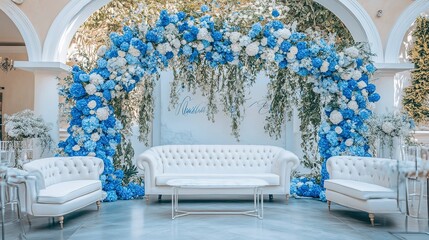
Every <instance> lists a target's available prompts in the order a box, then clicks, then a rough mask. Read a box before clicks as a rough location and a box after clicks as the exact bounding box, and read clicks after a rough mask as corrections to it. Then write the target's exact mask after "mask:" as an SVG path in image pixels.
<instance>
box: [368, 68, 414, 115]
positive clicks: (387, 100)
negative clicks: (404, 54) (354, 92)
mask: <svg viewBox="0 0 429 240" xmlns="http://www.w3.org/2000/svg"><path fill="white" fill-rule="evenodd" d="M375 65H376V67H377V72H376V73H375V76H374V78H375V85H376V86H377V93H378V94H380V96H381V99H380V101H378V102H377V103H376V110H375V111H376V112H377V113H384V112H388V111H394V110H400V109H401V108H402V103H401V101H402V95H403V89H404V85H405V84H406V80H407V79H406V78H404V74H403V72H405V71H409V70H411V69H412V68H413V65H412V64H408V63H383V64H375ZM405 75H406V74H405Z"/></svg>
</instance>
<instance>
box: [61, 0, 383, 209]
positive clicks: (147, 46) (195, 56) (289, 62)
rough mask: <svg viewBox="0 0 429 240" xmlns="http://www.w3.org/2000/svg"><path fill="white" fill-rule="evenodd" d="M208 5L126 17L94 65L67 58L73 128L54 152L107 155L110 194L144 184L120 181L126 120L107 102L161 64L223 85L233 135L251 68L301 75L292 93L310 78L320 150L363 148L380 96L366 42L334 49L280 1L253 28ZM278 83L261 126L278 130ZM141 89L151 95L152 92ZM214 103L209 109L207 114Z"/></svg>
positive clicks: (275, 75) (212, 95)
mask: <svg viewBox="0 0 429 240" xmlns="http://www.w3.org/2000/svg"><path fill="white" fill-rule="evenodd" d="M267 9H269V8H266V9H265V10H267ZM260 10H261V9H259V8H258V11H260ZM263 10H264V9H263ZM208 11H209V8H208V7H207V6H205V5H204V6H202V7H201V12H200V16H199V17H193V16H189V15H187V14H186V13H185V12H177V13H172V14H171V13H168V12H167V11H166V10H163V11H161V13H160V17H159V19H158V21H157V22H156V24H155V25H154V26H150V25H147V24H141V25H139V26H138V28H130V27H124V29H123V34H118V33H111V34H110V40H111V45H110V46H108V47H107V46H102V47H100V49H99V50H98V53H97V54H98V56H99V59H98V60H97V67H96V68H94V69H93V70H92V71H90V72H89V73H86V72H84V71H83V70H81V69H80V68H79V67H74V68H73V83H72V84H70V86H66V87H65V88H64V89H63V94H64V95H65V96H66V97H67V98H69V100H70V102H72V103H74V106H73V107H72V109H71V117H72V118H71V121H70V127H69V128H68V132H69V133H70V137H69V138H68V139H67V140H66V141H65V142H61V143H60V144H59V147H60V152H61V153H62V154H65V155H71V156H86V155H89V156H97V157H100V158H102V159H103V160H104V163H105V170H104V173H103V176H102V180H103V189H104V190H105V191H107V192H108V198H107V201H113V200H116V199H117V198H119V199H130V198H133V197H137V196H141V194H144V192H143V191H142V189H141V188H142V187H141V186H140V185H136V184H133V183H131V184H130V185H128V187H126V186H122V185H121V179H122V178H123V170H121V169H115V168H114V166H113V164H112V159H113V156H114V155H115V153H116V147H117V145H118V144H119V143H120V142H121V134H120V130H121V128H122V124H121V123H120V122H119V121H118V120H117V119H116V117H115V114H114V109H113V107H112V105H111V102H112V100H114V99H116V98H122V97H124V96H126V94H127V93H129V92H130V91H132V90H133V89H134V88H135V87H136V84H137V83H138V82H139V81H141V79H145V84H149V85H150V84H153V79H158V78H159V72H160V71H161V70H163V69H165V68H167V67H172V68H173V69H175V75H176V78H175V80H174V81H175V82H173V86H175V87H183V86H185V87H189V88H190V89H196V87H198V89H200V90H202V91H203V93H204V94H205V95H206V96H207V97H208V99H209V101H216V97H217V95H219V96H220V97H221V103H222V104H223V110H224V111H225V112H229V113H230V115H231V119H232V129H233V134H234V135H236V136H237V137H238V135H237V134H238V122H239V121H241V119H242V117H243V111H244V109H243V103H244V101H243V99H244V94H245V92H246V91H245V87H246V86H249V85H251V84H252V83H253V82H254V80H255V75H256V73H257V72H258V71H260V70H264V71H265V72H266V73H267V75H268V76H269V77H270V78H271V81H272V82H275V81H284V78H283V77H280V76H298V77H296V78H295V79H296V80H295V81H297V80H299V81H298V84H297V86H296V88H295V90H296V91H294V95H295V97H294V98H293V99H299V98H300V96H302V91H304V90H303V89H309V87H311V88H310V89H312V90H313V91H314V92H315V93H317V95H319V96H320V100H321V101H320V102H321V105H320V106H322V110H323V111H321V112H322V124H321V128H320V130H319V141H318V147H319V152H320V154H321V159H323V160H326V159H327V158H329V157H330V156H334V155H339V154H344V153H345V154H351V155H361V156H364V155H369V153H368V149H369V147H368V144H367V140H366V139H365V138H364V137H362V134H361V133H362V132H363V131H365V130H366V129H367V126H366V124H365V123H364V121H365V120H366V119H368V118H369V117H370V116H371V114H372V112H371V109H372V107H373V104H372V103H373V102H375V101H377V100H378V99H379V98H380V96H379V95H378V94H377V93H375V86H374V85H373V84H371V83H370V82H369V79H370V76H371V74H372V73H373V72H374V71H375V68H374V66H373V65H372V63H371V62H370V60H369V59H370V58H369V57H370V55H369V53H368V52H367V51H366V50H365V48H364V47H362V46H358V47H350V48H348V49H346V50H345V51H344V52H337V50H336V48H335V47H334V45H333V44H332V43H331V42H328V41H325V40H323V39H322V38H320V37H318V36H315V34H309V35H307V34H304V33H301V32H296V31H295V30H294V27H292V26H289V25H285V24H284V23H283V22H281V21H280V20H278V19H281V18H282V17H281V14H280V12H281V11H279V10H278V9H272V10H271V11H270V15H269V16H270V17H269V18H267V19H258V20H259V21H258V20H253V19H252V20H253V21H255V22H253V23H252V24H251V27H250V28H240V27H239V25H234V23H240V21H245V20H246V19H244V18H240V15H238V17H237V18H236V20H235V21H232V22H227V21H226V22H219V21H216V19H214V18H213V17H212V16H210V15H209V14H208ZM247 20H248V19H247ZM280 74H283V75H280ZM199 76H203V77H199ZM177 81H180V82H177ZM300 81H301V82H300ZM302 81H305V84H303V82H302ZM285 84H286V83H285ZM233 85H234V86H235V87H231V86H233ZM237 85H238V86H239V87H236V86H237ZM302 85H305V86H306V87H305V88H302ZM207 86H210V87H208V88H207ZM277 86H279V87H280V90H279V89H278V87H276V88H275V89H276V90H275V92H274V93H271V94H270V96H272V99H271V100H272V102H273V103H275V102H277V103H278V104H277V105H272V106H271V110H270V116H269V117H268V119H267V120H268V122H267V126H266V129H267V131H268V132H269V133H270V134H274V135H275V134H277V133H278V132H277V131H276V129H277V128H278V127H279V125H278V124H279V123H283V121H284V117H283V113H284V111H285V108H287V107H289V108H291V105H289V104H290V102H284V100H282V99H280V100H279V99H278V98H281V97H282V96H281V95H282V94H284V93H285V91H283V90H282V86H281V85H277ZM149 89H153V87H150V88H149ZM218 89H219V90H220V94H218V92H216V91H217V90H218ZM231 90H234V91H236V92H234V95H236V96H237V97H236V98H230V96H231V95H230V94H227V95H224V94H222V93H223V92H224V91H226V92H228V91H231ZM145 94H147V96H149V97H150V96H153V94H152V93H151V92H147V93H145ZM174 97H175V96H174V95H172V99H173V102H172V103H173V104H174ZM277 100H278V101H277ZM213 106H215V105H213ZM276 106H277V107H276ZM145 107H146V108H147V110H146V111H145V112H146V113H147V116H144V119H146V121H147V122H151V121H152V119H153V105H152V106H145ZM216 111H217V109H215V108H213V109H209V114H214V113H215V112H216ZM209 118H210V115H209ZM147 127H149V125H147ZM144 130H147V131H146V132H147V133H148V132H149V130H148V129H144ZM322 173H323V171H322ZM136 186H137V187H136Z"/></svg>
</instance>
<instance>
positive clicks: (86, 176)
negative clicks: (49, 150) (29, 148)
mask: <svg viewBox="0 0 429 240" xmlns="http://www.w3.org/2000/svg"><path fill="white" fill-rule="evenodd" d="M24 170H26V171H28V172H38V173H39V175H41V176H43V179H42V180H43V181H41V183H40V185H41V186H40V187H41V188H45V187H48V186H51V185H53V184H56V183H59V182H65V181H73V180H98V179H99V176H100V174H101V173H102V172H103V170H104V163H103V160H101V159H100V158H96V157H54V158H44V159H38V160H37V161H32V162H29V163H27V164H25V165H24Z"/></svg>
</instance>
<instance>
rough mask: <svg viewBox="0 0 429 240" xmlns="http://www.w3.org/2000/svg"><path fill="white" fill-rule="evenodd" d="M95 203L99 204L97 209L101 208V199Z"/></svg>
mask: <svg viewBox="0 0 429 240" xmlns="http://www.w3.org/2000/svg"><path fill="white" fill-rule="evenodd" d="M95 204H97V211H98V210H100V208H101V201H100V200H99V201H97V202H95Z"/></svg>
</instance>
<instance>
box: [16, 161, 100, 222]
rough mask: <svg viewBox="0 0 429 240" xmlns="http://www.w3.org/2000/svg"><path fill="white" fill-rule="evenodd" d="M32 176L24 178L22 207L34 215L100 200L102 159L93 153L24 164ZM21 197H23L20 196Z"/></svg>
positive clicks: (62, 212) (54, 213)
mask: <svg viewBox="0 0 429 240" xmlns="http://www.w3.org/2000/svg"><path fill="white" fill-rule="evenodd" d="M23 168H24V170H26V171H28V172H29V175H30V176H34V177H32V178H27V179H26V181H25V186H26V188H25V192H26V194H25V203H24V204H23V206H24V208H25V211H26V212H27V213H28V214H30V215H33V216H47V217H58V219H59V223H60V226H61V228H63V222H64V215H65V214H68V213H70V212H73V211H75V210H77V209H80V208H83V207H86V206H88V205H90V204H92V203H97V208H99V207H100V201H101V200H102V195H103V192H102V188H101V181H100V180H99V178H100V174H101V173H102V172H103V170H104V163H103V160H101V159H99V158H95V157H55V158H44V159H38V160H33V161H31V162H29V163H27V164H25V165H24V166H23ZM21 198H22V197H21Z"/></svg>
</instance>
